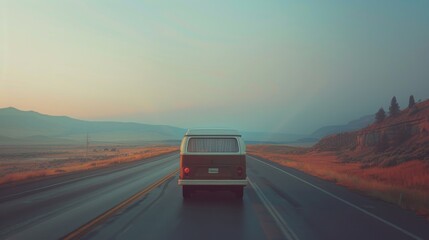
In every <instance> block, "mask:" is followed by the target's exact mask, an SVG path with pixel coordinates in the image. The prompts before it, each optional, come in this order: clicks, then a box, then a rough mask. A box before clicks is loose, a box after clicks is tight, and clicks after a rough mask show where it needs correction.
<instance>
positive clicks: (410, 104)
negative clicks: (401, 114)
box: [408, 95, 416, 108]
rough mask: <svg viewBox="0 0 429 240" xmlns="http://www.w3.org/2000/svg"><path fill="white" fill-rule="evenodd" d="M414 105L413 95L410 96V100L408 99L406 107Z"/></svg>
mask: <svg viewBox="0 0 429 240" xmlns="http://www.w3.org/2000/svg"><path fill="white" fill-rule="evenodd" d="M415 105H416V101H415V100H414V96H413V95H411V96H410V100H409V101H408V108H413V107H414V106H415Z"/></svg>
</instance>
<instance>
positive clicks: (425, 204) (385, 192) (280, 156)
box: [247, 145, 429, 217]
mask: <svg viewBox="0 0 429 240" xmlns="http://www.w3.org/2000/svg"><path fill="white" fill-rule="evenodd" d="M247 152H248V153H249V154H252V155H256V156H260V157H262V158H265V159H268V160H271V161H273V162H277V163H279V164H282V165H284V166H288V167H293V168H296V169H299V170H302V171H304V172H306V173H309V174H311V175H314V176H317V177H320V178H323V179H326V180H329V181H333V182H335V183H337V184H339V185H343V186H346V187H348V188H351V189H354V190H357V191H359V192H361V193H363V194H365V195H368V196H372V197H376V198H379V199H382V200H384V201H387V202H390V203H393V204H397V205H399V206H401V207H403V208H405V209H409V210H412V211H415V212H417V213H418V214H422V215H425V216H427V217H428V216H429V164H428V163H427V162H424V161H419V160H414V161H408V162H405V163H402V164H399V165H396V166H392V167H380V166H378V167H363V166H362V165H361V163H358V162H353V163H345V162H342V161H341V160H340V158H339V157H338V156H337V155H336V153H335V152H317V151H311V150H310V149H305V148H295V147H288V146H280V145H250V146H248V147H247Z"/></svg>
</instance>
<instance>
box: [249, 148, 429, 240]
mask: <svg viewBox="0 0 429 240" xmlns="http://www.w3.org/2000/svg"><path fill="white" fill-rule="evenodd" d="M249 157H250V156H249ZM250 158H252V159H254V160H256V161H258V162H260V163H262V164H265V165H267V166H270V167H272V168H274V169H277V170H279V171H281V172H283V173H285V174H287V175H289V176H291V177H293V178H295V179H297V180H298V181H301V182H303V183H305V184H307V185H309V186H311V187H313V188H315V189H317V190H319V191H321V192H323V193H325V194H326V195H329V196H331V197H333V198H335V199H337V200H338V201H340V202H342V203H345V204H347V205H348V206H350V207H352V208H354V209H356V210H358V211H360V212H362V213H365V214H366V215H368V216H370V217H372V218H374V219H377V220H378V221H380V222H382V223H384V224H386V225H388V226H390V227H392V228H395V229H396V230H398V231H400V232H402V233H403V234H405V235H407V236H409V237H411V238H413V239H416V240H423V238H421V237H419V236H416V235H414V234H412V233H410V232H408V231H407V230H405V229H403V228H401V227H399V226H397V225H395V224H393V223H391V222H389V221H387V220H385V219H383V218H381V217H379V216H377V215H375V214H373V213H370V212H368V211H367V210H365V209H363V208H360V207H359V206H357V205H355V204H353V203H351V202H349V201H347V200H344V199H342V198H340V197H338V196H336V195H334V194H332V193H330V192H328V191H326V190H324V189H322V188H320V187H318V186H316V185H314V184H312V183H310V182H308V181H306V180H304V179H302V178H300V177H297V176H296V175H294V174H292V173H288V172H286V171H285V170H283V169H280V168H278V167H276V166H273V165H271V164H268V163H266V162H263V161H261V160H258V159H256V158H254V157H250Z"/></svg>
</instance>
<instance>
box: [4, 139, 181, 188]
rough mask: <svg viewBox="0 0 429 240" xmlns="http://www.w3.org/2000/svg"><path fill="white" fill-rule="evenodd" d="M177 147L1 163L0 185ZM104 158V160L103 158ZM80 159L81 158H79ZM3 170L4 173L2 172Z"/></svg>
mask: <svg viewBox="0 0 429 240" xmlns="http://www.w3.org/2000/svg"><path fill="white" fill-rule="evenodd" d="M178 150H179V148H178V147H177V146H150V147H138V148H123V149H121V153H120V154H119V153H118V154H115V155H112V154H110V155H106V154H104V155H101V156H100V154H98V155H97V154H93V153H91V154H92V155H93V156H91V155H89V156H88V158H76V156H74V158H73V156H69V160H66V161H61V162H60V163H55V161H49V160H46V161H43V160H41V161H33V162H31V161H28V160H26V161H14V162H13V163H10V162H9V163H7V164H6V163H1V165H3V168H2V166H1V165H0V184H5V183H11V182H17V181H23V180H29V179H33V178H39V177H45V176H52V175H58V174H64V173H69V172H77V171H84V170H89V169H94V168H100V167H107V166H110V165H113V164H121V163H126V162H132V161H138V160H143V159H147V158H150V157H154V156H159V155H162V154H167V153H172V152H175V151H178ZM76 154H80V155H81V154H82V151H80V152H79V151H77V153H76ZM103 156H104V158H103ZM77 157H79V156H77ZM11 165H12V166H13V169H14V171H11V170H8V172H7V173H5V167H6V166H9V168H10V166H11ZM2 170H3V171H2Z"/></svg>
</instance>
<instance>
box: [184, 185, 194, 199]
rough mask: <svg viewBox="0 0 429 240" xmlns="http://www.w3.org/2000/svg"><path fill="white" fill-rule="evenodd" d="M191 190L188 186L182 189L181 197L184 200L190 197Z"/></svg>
mask: <svg viewBox="0 0 429 240" xmlns="http://www.w3.org/2000/svg"><path fill="white" fill-rule="evenodd" d="M191 193H192V189H191V187H189V186H183V187H182V196H183V198H184V199H189V198H190V197H191Z"/></svg>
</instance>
